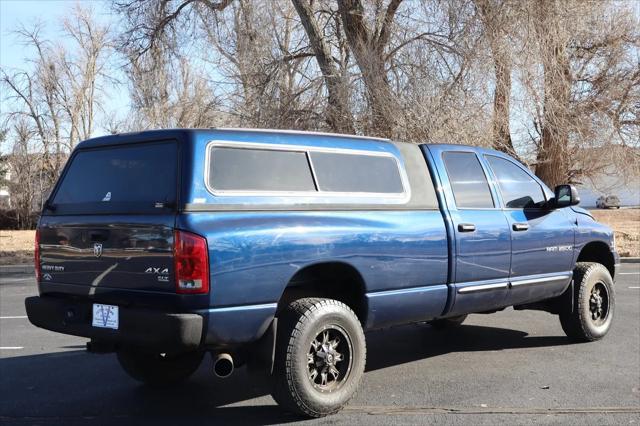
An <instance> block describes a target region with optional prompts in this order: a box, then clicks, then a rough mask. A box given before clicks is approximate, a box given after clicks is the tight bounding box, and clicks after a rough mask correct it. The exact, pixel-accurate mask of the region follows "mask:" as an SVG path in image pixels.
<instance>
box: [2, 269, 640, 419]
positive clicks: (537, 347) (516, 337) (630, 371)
mask: <svg viewBox="0 0 640 426" xmlns="http://www.w3.org/2000/svg"><path fill="white" fill-rule="evenodd" d="M621 272H622V274H621V275H619V277H618V279H617V286H616V291H617V294H616V299H617V312H616V317H615V320H614V324H613V329H612V330H611V332H610V333H609V335H608V336H607V337H606V338H605V339H604V340H602V341H599V342H595V343H588V344H572V343H570V342H569V341H568V340H567V339H566V338H565V337H564V334H563V332H562V329H561V328H560V324H559V322H558V319H557V318H556V317H555V316H552V315H550V314H546V313H543V312H534V311H524V312H515V311H513V310H512V309H507V310H506V311H503V312H500V313H496V314H492V315H472V316H470V317H469V318H468V319H467V321H466V322H465V324H464V325H463V326H462V327H461V328H459V329H457V330H455V331H449V332H440V331H436V330H434V329H432V328H431V327H429V326H427V325H411V326H406V327H398V328H394V329H389V330H382V331H376V332H372V333H369V334H367V345H368V360H367V372H366V373H365V376H364V380H363V382H362V384H361V386H360V391H359V393H358V394H357V395H356V397H355V398H354V399H353V400H352V402H351V404H350V405H349V406H348V407H347V409H345V410H344V411H343V412H342V413H340V414H338V415H335V416H332V417H328V418H325V419H320V420H313V421H308V422H307V423H321V424H385V425H386V424H431V423H437V424H472V425H483V424H486V425H494V424H496V423H499V422H503V423H506V424H558V423H562V424H581V425H582V424H598V425H608V424H611V425H613V424H616V425H620V424H639V423H640V264H624V265H623V267H622V271H621ZM33 294H35V284H34V281H33V279H32V278H31V277H30V276H28V275H4V276H0V423H1V424H3V425H9V424H19V425H23V424H60V425H75V424H109V425H126V424H131V425H133V424H135V425H141V424H152V423H153V424H205V423H206V424H228V423H242V424H277V423H291V422H296V421H297V420H298V419H296V418H295V417H293V416H290V415H288V414H285V413H282V412H281V411H280V410H279V409H278V407H277V406H276V405H275V403H274V402H273V400H272V399H271V397H270V396H269V394H268V385H267V382H266V380H265V379H264V378H262V377H259V376H251V375H249V374H248V373H247V372H246V371H245V369H244V368H241V369H238V370H237V371H236V372H235V373H234V375H233V376H232V377H230V378H228V379H226V380H221V379H217V378H215V377H214V376H213V374H212V373H211V372H210V371H209V368H210V365H211V364H210V360H209V359H207V361H206V362H205V363H203V366H202V367H201V369H200V370H199V371H198V372H197V373H196V374H195V376H194V377H193V378H192V379H191V380H190V381H189V382H188V383H186V384H184V385H181V386H179V387H177V388H174V389H170V390H153V389H148V388H145V387H144V386H141V385H139V384H137V383H136V382H134V381H133V380H131V379H129V378H128V377H127V376H126V375H125V373H124V372H122V371H121V370H120V367H119V365H118V363H117V361H116V358H115V356H114V355H95V354H88V353H86V352H85V351H84V344H85V341H86V340H85V339H82V338H75V337H69V336H64V335H60V334H55V333H51V332H48V331H44V330H40V329H38V328H36V327H34V326H32V325H31V324H30V323H29V321H28V320H27V319H26V317H24V315H25V311H24V304H23V299H24V298H25V297H26V296H29V295H33Z"/></svg>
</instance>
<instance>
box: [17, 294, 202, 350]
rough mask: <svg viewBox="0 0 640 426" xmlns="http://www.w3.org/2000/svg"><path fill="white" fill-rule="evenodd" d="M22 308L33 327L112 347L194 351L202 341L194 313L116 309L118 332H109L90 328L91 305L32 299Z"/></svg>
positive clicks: (65, 300)
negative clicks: (104, 343)
mask: <svg viewBox="0 0 640 426" xmlns="http://www.w3.org/2000/svg"><path fill="white" fill-rule="evenodd" d="M25 307H26V310H27V316H28V317H29V321H31V323H32V324H33V325H35V326H37V327H40V328H44V329H47V330H51V331H55V332H58V333H63V334H71V335H74V336H81V337H87V338H91V339H93V340H96V341H102V342H109V343H113V344H114V345H116V346H117V345H123V346H135V347H140V348H144V349H149V350H159V351H166V352H175V351H184V350H190V349H196V348H198V347H199V346H200V345H201V342H202V328H203V318H202V316H200V315H198V314H189V313H169V312H163V311H155V310H150V309H136V308H128V307H120V309H119V311H120V315H119V327H118V330H112V329H106V328H97V327H93V326H92V325H91V322H92V321H91V316H92V303H91V302H87V301H77V300H68V299H61V298H55V297H41V296H34V297H28V298H27V299H26V300H25Z"/></svg>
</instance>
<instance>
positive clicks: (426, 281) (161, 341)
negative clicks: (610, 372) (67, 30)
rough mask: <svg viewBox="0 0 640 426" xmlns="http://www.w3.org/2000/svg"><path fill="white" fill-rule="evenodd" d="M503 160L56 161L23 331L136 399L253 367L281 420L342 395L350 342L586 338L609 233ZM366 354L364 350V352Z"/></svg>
mask: <svg viewBox="0 0 640 426" xmlns="http://www.w3.org/2000/svg"><path fill="white" fill-rule="evenodd" d="M578 202H579V199H578V195H577V193H576V191H575V188H573V187H572V186H570V185H560V186H558V187H557V188H555V191H551V190H550V189H548V188H547V187H546V186H545V185H544V183H542V182H541V181H540V180H539V179H537V178H536V177H535V176H534V175H533V174H532V173H531V172H530V171H529V170H528V169H527V168H526V167H524V166H522V165H521V164H520V163H518V162H517V161H515V160H514V159H513V158H511V157H509V156H508V155H505V154H504V153H501V152H497V151H494V150H489V149H484V148H478V147H470V146H463V145H437V144H423V145H417V144H408V143H400V142H394V141H390V140H386V139H378V138H365V137H357V136H348V135H335V134H322V133H307V132H292V131H271V130H250V129H207V130H205V129H202V130H179V129H178V130H164V131H149V132H141V133H132V134H122V135H113V136H105V137H100V138H96V139H91V140H87V141H84V142H82V143H81V144H79V145H78V146H77V148H76V149H75V150H74V152H73V154H72V155H71V158H70V159H69V161H68V163H67V165H66V167H65V169H64V171H63V172H62V175H61V177H60V179H59V181H58V183H57V185H56V187H55V188H54V190H53V192H52V194H51V196H50V198H49V200H48V201H47V203H46V205H45V207H44V210H43V212H42V217H41V219H40V223H39V226H38V230H37V234H36V275H37V282H38V290H39V296H36V297H29V298H27V299H26V302H25V304H26V309H27V314H28V316H29V319H30V321H31V322H32V323H33V324H34V325H36V326H38V327H42V328H45V329H48V330H52V331H56V332H60V333H65V334H71V335H76V336H84V337H87V338H89V339H90V342H89V343H88V344H87V346H88V349H89V350H90V351H93V352H101V353H108V352H115V353H117V357H118V360H119V361H120V364H121V365H122V367H123V369H124V370H125V371H126V372H127V373H128V374H129V375H130V376H132V377H133V378H135V379H137V380H140V381H142V382H144V383H147V384H151V385H167V384H171V383H175V382H178V381H180V380H183V379H186V378H187V377H189V376H190V375H191V374H192V373H193V372H194V371H195V370H196V369H197V368H198V366H199V365H200V364H201V361H202V359H203V357H204V355H205V354H207V353H210V354H211V356H212V360H213V362H212V370H213V372H214V373H215V374H216V375H218V376H219V377H226V376H228V375H230V374H232V372H233V370H234V367H235V366H239V365H243V364H248V365H249V366H250V367H252V368H263V369H264V371H267V372H268V374H270V376H271V379H272V382H273V396H274V399H275V400H276V401H277V402H278V403H279V404H281V405H282V406H283V407H284V408H285V409H287V410H290V411H292V412H295V413H298V414H300V415H304V416H310V417H319V416H324V415H327V414H331V413H335V412H337V411H338V410H340V409H341V408H342V407H343V406H344V405H345V404H346V403H347V401H348V400H349V399H350V398H351V396H352V395H353V394H354V392H355V390H356V387H357V386H358V383H359V381H360V379H361V377H362V375H363V371H364V368H365V359H366V341H365V335H364V331H365V330H371V329H377V328H384V327H391V326H394V325H399V324H407V323H415V322H425V323H429V324H431V325H432V326H434V327H439V328H448V327H455V326H457V325H460V324H461V323H462V322H463V321H464V319H465V317H466V315H467V314H470V313H491V312H496V311H499V310H502V309H505V308H506V307H510V306H513V307H514V308H515V309H516V310H519V309H537V310H543V311H547V312H550V313H552V314H556V315H558V316H559V318H560V322H561V325H562V328H563V330H564V331H565V332H566V334H567V336H568V337H569V338H570V339H572V340H575V341H592V340H597V339H600V338H602V337H603V336H604V335H605V334H606V333H607V331H608V330H609V328H610V326H611V321H612V318H613V314H614V305H615V298H614V287H613V278H614V277H615V271H616V268H617V267H618V264H619V258H618V255H617V253H616V251H615V242H614V236H613V233H612V231H611V229H609V228H607V227H606V226H603V225H601V224H599V223H598V222H596V221H595V220H594V219H593V217H592V216H591V215H590V214H589V212H587V211H586V210H583V209H581V208H578V207H576V205H577V204H578ZM370 350H371V349H370Z"/></svg>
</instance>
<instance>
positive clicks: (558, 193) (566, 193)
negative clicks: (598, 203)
mask: <svg viewBox="0 0 640 426" xmlns="http://www.w3.org/2000/svg"><path fill="white" fill-rule="evenodd" d="M553 192H554V193H555V197H554V198H553V199H552V200H549V201H550V204H551V207H552V208H555V209H559V208H562V207H569V206H576V205H578V204H580V196H579V195H578V190H577V189H576V187H575V186H573V185H558V186H556V188H555V190H554V191H553Z"/></svg>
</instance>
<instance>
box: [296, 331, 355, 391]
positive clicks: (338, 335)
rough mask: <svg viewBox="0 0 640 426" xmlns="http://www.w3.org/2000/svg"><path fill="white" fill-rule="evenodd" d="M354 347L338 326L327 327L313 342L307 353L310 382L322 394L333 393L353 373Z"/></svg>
mask: <svg viewBox="0 0 640 426" xmlns="http://www.w3.org/2000/svg"><path fill="white" fill-rule="evenodd" d="M351 353H352V345H351V340H350V339H349V336H348V334H347V333H346V332H345V331H344V329H342V328H341V327H339V326H337V325H330V326H327V327H325V328H324V329H323V330H322V331H321V332H320V333H318V335H317V336H316V337H315V338H314V339H313V341H312V342H311V346H310V348H309V352H308V353H307V365H308V372H309V380H310V381H311V383H312V384H313V386H314V387H315V388H316V389H317V390H319V391H320V392H333V391H334V390H337V389H338V388H340V386H341V385H342V384H343V383H344V382H345V381H346V379H347V378H348V376H349V372H350V371H351V363H352V360H351V358H352V357H351Z"/></svg>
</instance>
